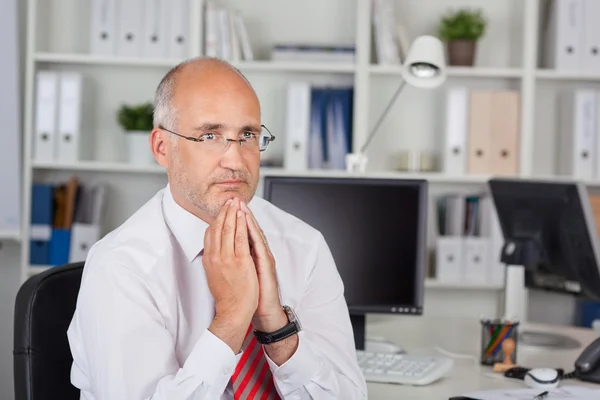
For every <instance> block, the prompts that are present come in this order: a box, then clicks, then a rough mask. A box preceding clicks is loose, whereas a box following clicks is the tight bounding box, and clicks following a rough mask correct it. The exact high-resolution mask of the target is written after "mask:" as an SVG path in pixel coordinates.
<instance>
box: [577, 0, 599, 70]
mask: <svg viewBox="0 0 600 400" xmlns="http://www.w3.org/2000/svg"><path fill="white" fill-rule="evenodd" d="M584 1H585V4H584V18H583V21H584V23H583V31H584V34H583V43H584V44H583V55H582V61H581V63H582V69H583V70H585V71H586V72H589V73H600V23H599V21H598V18H600V1H598V0H584Z"/></svg>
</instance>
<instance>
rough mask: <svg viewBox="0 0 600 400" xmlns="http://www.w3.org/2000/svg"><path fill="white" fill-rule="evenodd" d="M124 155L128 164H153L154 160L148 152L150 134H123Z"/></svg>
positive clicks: (150, 152) (130, 132)
mask: <svg viewBox="0 0 600 400" xmlns="http://www.w3.org/2000/svg"><path fill="white" fill-rule="evenodd" d="M125 154H126V158H127V162H129V163H132V164H142V165H149V164H154V163H155V161H156V160H155V159H154V155H153V154H152V151H151V150H150V133H149V132H146V131H127V132H125Z"/></svg>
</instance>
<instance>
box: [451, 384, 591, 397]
mask: <svg viewBox="0 0 600 400" xmlns="http://www.w3.org/2000/svg"><path fill="white" fill-rule="evenodd" d="M542 392H544V389H504V390H486V391H481V392H472V393H465V394H463V395H462V396H463V397H467V398H471V399H477V400H532V399H533V398H535V396H537V395H539V394H540V393H542ZM548 392H549V394H548V396H547V397H544V400H554V399H571V400H598V399H600V390H598V389H590V388H587V387H580V386H565V387H560V388H556V389H548Z"/></svg>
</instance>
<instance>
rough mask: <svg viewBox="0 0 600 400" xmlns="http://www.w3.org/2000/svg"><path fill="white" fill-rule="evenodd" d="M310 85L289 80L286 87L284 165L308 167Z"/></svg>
mask: <svg viewBox="0 0 600 400" xmlns="http://www.w3.org/2000/svg"><path fill="white" fill-rule="evenodd" d="M310 93H311V87H310V83H308V82H290V83H289V84H288V89H287V111H286V129H285V130H286V137H285V154H284V167H285V168H286V169H290V170H304V169H308V137H309V133H310V107H311V103H310V98H311V95H310Z"/></svg>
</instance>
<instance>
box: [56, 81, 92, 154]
mask: <svg viewBox="0 0 600 400" xmlns="http://www.w3.org/2000/svg"><path fill="white" fill-rule="evenodd" d="M59 99H60V100H59V117H58V151H57V157H56V158H57V160H59V161H61V162H75V161H79V160H81V159H84V158H86V156H88V154H86V153H85V149H84V140H83V138H82V132H81V129H82V126H81V112H82V103H83V76H82V74H81V73H78V72H62V73H61V75H60V95H59Z"/></svg>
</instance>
